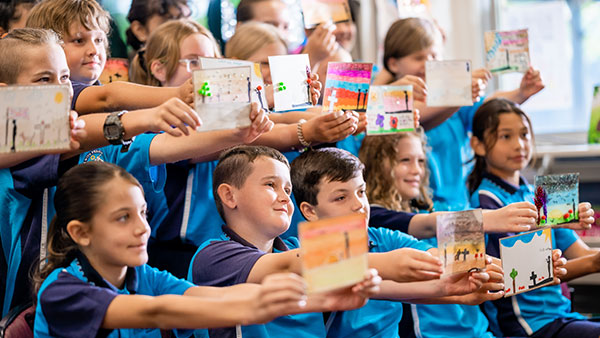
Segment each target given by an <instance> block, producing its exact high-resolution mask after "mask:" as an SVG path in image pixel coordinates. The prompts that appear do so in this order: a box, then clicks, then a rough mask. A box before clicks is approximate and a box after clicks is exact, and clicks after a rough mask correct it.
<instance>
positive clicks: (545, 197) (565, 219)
mask: <svg viewBox="0 0 600 338" xmlns="http://www.w3.org/2000/svg"><path fill="white" fill-rule="evenodd" d="M534 193H535V197H534V200H533V203H534V204H535V207H536V208H537V210H538V226H546V225H556V224H563V223H571V222H577V221H578V220H579V213H578V207H579V173H574V174H561V175H545V176H536V177H535V190H534Z"/></svg>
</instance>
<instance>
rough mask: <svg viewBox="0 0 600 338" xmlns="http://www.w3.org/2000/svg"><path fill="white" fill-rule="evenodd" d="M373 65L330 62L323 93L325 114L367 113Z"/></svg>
mask: <svg viewBox="0 0 600 338" xmlns="http://www.w3.org/2000/svg"><path fill="white" fill-rule="evenodd" d="M372 69H373V64H372V63H359V62H329V63H328V64H327V81H326V83H325V90H324V91H323V112H332V111H338V110H354V111H357V112H365V111H367V98H368V95H369V86H370V84H371V71H372Z"/></svg>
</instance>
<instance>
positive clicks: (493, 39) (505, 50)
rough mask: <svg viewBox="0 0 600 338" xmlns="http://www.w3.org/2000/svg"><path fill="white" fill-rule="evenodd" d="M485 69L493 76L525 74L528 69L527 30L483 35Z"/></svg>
mask: <svg viewBox="0 0 600 338" xmlns="http://www.w3.org/2000/svg"><path fill="white" fill-rule="evenodd" d="M483 40H484V45H485V62H486V68H487V69H488V70H489V71H490V72H492V73H494V74H503V73H511V72H521V73H525V72H526V71H527V69H529V62H530V61H529V37H528V32H527V29H519V30H513V31H490V32H485V33H484V37H483Z"/></svg>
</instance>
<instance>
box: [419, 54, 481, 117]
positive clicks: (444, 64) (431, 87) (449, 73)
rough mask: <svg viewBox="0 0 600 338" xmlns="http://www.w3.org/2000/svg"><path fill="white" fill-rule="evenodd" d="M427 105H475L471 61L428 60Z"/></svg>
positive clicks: (426, 76) (426, 69)
mask: <svg viewBox="0 0 600 338" xmlns="http://www.w3.org/2000/svg"><path fill="white" fill-rule="evenodd" d="M425 78H426V79H427V106H429V107H462V106H472V105H473V95H472V90H471V61H468V60H452V61H427V63H426V64H425Z"/></svg>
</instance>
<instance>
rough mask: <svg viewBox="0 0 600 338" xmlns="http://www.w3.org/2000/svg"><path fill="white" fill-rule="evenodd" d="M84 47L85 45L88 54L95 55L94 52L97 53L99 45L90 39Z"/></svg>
mask: <svg viewBox="0 0 600 338" xmlns="http://www.w3.org/2000/svg"><path fill="white" fill-rule="evenodd" d="M86 47H87V50H86V51H87V53H88V55H96V54H98V49H99V47H98V46H97V45H96V43H94V41H93V40H90V41H89V42H88V43H87V45H86Z"/></svg>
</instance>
